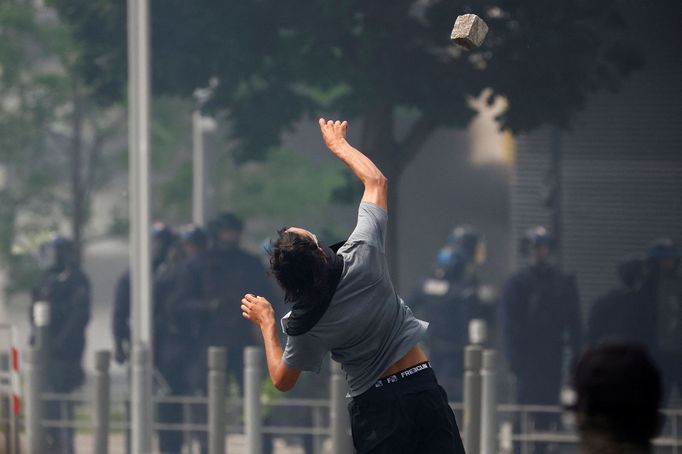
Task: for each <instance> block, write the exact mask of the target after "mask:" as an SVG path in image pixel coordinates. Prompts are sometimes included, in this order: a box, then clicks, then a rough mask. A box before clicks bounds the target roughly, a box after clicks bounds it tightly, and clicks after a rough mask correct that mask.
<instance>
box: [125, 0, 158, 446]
mask: <svg viewBox="0 0 682 454" xmlns="http://www.w3.org/2000/svg"><path fill="white" fill-rule="evenodd" d="M128 101H129V106H130V107H129V109H130V110H129V114H128V128H129V131H128V134H129V137H128V138H129V155H130V157H129V163H130V175H129V187H130V189H129V203H130V251H131V254H130V270H131V274H130V276H131V302H132V304H131V324H132V340H133V342H132V347H133V348H132V349H133V355H134V356H137V357H138V358H137V359H138V364H137V370H136V371H133V374H132V439H133V440H132V451H133V453H134V454H149V453H150V452H151V439H152V414H153V411H152V410H153V408H152V405H153V403H152V380H151V373H152V368H151V367H150V365H151V364H152V363H153V361H152V359H151V352H152V332H151V331H152V324H151V319H152V308H151V270H150V268H151V266H150V265H151V258H150V251H149V2H148V0H128Z"/></svg>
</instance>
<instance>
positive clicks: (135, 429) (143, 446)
mask: <svg viewBox="0 0 682 454" xmlns="http://www.w3.org/2000/svg"><path fill="white" fill-rule="evenodd" d="M131 367H132V371H131V375H132V377H131V378H132V382H133V392H132V396H131V397H132V399H131V402H130V410H131V413H132V424H133V426H132V428H131V434H132V443H131V444H132V446H131V448H132V451H133V453H134V454H151V452H152V428H153V418H154V413H153V410H154V409H153V408H152V406H151V405H149V406H147V403H148V402H149V403H151V397H152V396H151V389H152V367H151V354H150V352H149V350H147V349H146V348H144V347H143V346H141V345H135V346H133V352H132V366H131ZM146 389H148V390H149V393H150V394H149V395H148V396H143V395H141V394H140V393H141V392H142V391H143V390H146Z"/></svg>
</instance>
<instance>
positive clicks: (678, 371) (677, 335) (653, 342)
mask: <svg viewBox="0 0 682 454" xmlns="http://www.w3.org/2000/svg"><path fill="white" fill-rule="evenodd" d="M647 267H648V269H647V277H646V279H645V281H644V284H643V285H642V298H644V300H645V307H646V308H647V310H646V313H645V316H644V317H643V318H642V325H643V326H644V327H645V329H646V337H647V343H648V346H649V348H650V349H651V353H652V355H653V357H654V358H655V360H656V361H657V362H658V365H659V367H660V368H661V372H662V375H663V380H664V384H665V391H666V394H668V395H669V393H670V392H671V391H672V389H677V391H678V393H680V394H682V275H680V251H679V249H678V248H677V246H676V245H675V244H674V243H673V241H672V240H670V239H667V238H666V239H660V240H657V241H655V242H654V244H653V245H652V246H651V248H650V249H649V254H648V259H647Z"/></svg>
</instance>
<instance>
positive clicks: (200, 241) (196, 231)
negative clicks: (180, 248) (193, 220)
mask: <svg viewBox="0 0 682 454" xmlns="http://www.w3.org/2000/svg"><path fill="white" fill-rule="evenodd" d="M180 241H182V242H183V243H190V244H193V245H195V246H196V247H198V248H205V247H206V245H207V243H208V238H207V236H206V232H205V231H204V229H202V228H201V227H199V226H196V225H194V224H189V225H186V226H185V227H183V228H182V229H181V230H180Z"/></svg>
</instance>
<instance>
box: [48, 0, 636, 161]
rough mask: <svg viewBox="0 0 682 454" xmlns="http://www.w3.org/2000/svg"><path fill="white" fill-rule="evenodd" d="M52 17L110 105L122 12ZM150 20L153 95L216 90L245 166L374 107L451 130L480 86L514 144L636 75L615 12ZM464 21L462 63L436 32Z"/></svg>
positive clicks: (96, 10) (524, 8) (527, 6)
mask: <svg viewBox="0 0 682 454" xmlns="http://www.w3.org/2000/svg"><path fill="white" fill-rule="evenodd" d="M55 4H56V5H57V7H58V9H59V11H60V12H61V13H62V15H63V16H64V17H65V18H66V19H67V20H68V21H69V22H70V23H71V24H73V26H74V27H75V29H76V31H77V35H78V36H79V38H80V40H81V42H82V43H83V46H84V47H85V52H84V53H83V59H82V60H81V62H80V65H81V67H82V68H83V74H84V75H85V77H86V78H87V80H89V81H90V82H91V83H92V84H93V86H96V87H97V88H98V90H97V92H98V93H99V95H100V97H101V99H103V100H111V99H118V98H119V97H120V96H121V94H122V93H123V87H124V81H125V52H126V46H125V2H120V1H114V0H55ZM151 11H152V49H153V52H152V55H153V62H152V67H153V74H154V80H153V83H154V89H155V90H156V92H157V93H171V94H175V95H180V96H188V95H190V94H191V93H192V92H193V90H194V89H195V88H197V87H201V86H206V85H207V84H208V81H209V80H210V79H211V78H212V77H216V78H217V79H218V80H219V83H220V84H219V86H218V88H217V90H216V92H215V96H214V98H213V100H212V103H211V107H213V108H215V109H219V110H224V109H227V111H228V113H229V119H230V124H231V125H232V135H233V137H234V138H236V139H239V140H240V141H241V147H240V148H239V150H238V155H237V157H239V158H247V159H251V158H254V157H256V158H258V157H263V156H264V155H265V152H266V151H267V149H268V148H269V147H270V146H272V145H273V144H276V143H277V142H278V138H279V134H280V133H281V132H282V131H283V130H286V129H288V128H291V127H292V125H293V124H294V122H295V121H296V120H298V119H300V118H302V117H303V116H305V115H318V114H319V113H320V112H322V111H329V110H333V111H336V112H338V113H340V114H341V115H343V116H344V117H349V118H355V117H359V116H363V115H365V114H367V113H368V112H369V111H370V110H371V109H372V108H373V107H376V106H382V105H385V106H389V107H390V108H391V109H395V108H407V109H411V110H415V111H417V112H418V113H419V114H420V115H423V116H427V117H428V118H430V121H431V122H433V123H434V125H435V126H434V127H436V126H439V125H446V126H455V127H457V126H463V125H465V124H466V123H467V121H468V120H469V118H470V116H471V111H470V110H469V108H468V107H467V105H466V103H465V102H464V97H465V96H466V95H469V94H478V93H479V92H480V91H481V90H482V89H483V88H485V87H488V86H491V87H494V88H495V89H496V91H497V93H500V94H503V95H505V96H507V97H508V98H509V100H510V103H511V106H512V107H511V109H510V110H509V112H508V114H507V115H506V116H505V117H504V119H503V120H504V122H505V125H506V126H509V127H511V128H512V129H514V130H515V131H523V130H528V129H533V128H536V127H538V126H541V125H542V124H546V123H549V124H554V125H558V126H561V127H567V126H568V125H569V124H570V118H571V116H572V114H573V113H574V112H576V111H577V110H580V109H581V108H582V107H583V106H584V104H585V100H586V98H587V96H588V95H589V94H590V93H592V92H594V91H597V90H601V89H605V88H608V89H610V88H615V87H617V86H618V81H619V79H620V78H621V77H622V76H623V75H625V74H628V73H629V72H630V71H632V70H633V69H634V68H636V67H637V65H638V64H639V57H638V53H637V51H636V49H635V48H634V47H633V46H632V44H631V42H630V41H629V37H628V30H627V28H626V26H625V23H624V21H623V19H622V17H621V15H620V13H619V11H618V3H617V2H595V1H587V0H570V1H569V0H550V1H549V2H548V1H547V0H513V1H508V2H504V3H498V2H491V1H488V0H470V1H466V2H451V1H445V0H436V1H430V2H418V1H414V0H391V1H389V0H377V1H372V2H367V1H364V0H353V1H346V2H342V3H339V2H335V1H318V2H314V3H312V4H311V3H310V2H292V1H273V0H270V1H262V0H245V1H242V2H224V1H220V0H198V1H192V2H187V1H185V0H156V1H152V2H151ZM470 11H472V12H476V13H478V14H479V15H481V16H483V17H484V18H485V19H486V20H487V22H488V23H489V25H490V34H489V37H488V39H487V41H486V42H485V44H484V46H483V47H482V48H481V49H479V50H478V51H475V52H471V53H466V52H462V51H461V50H460V49H458V48H457V47H455V46H454V45H453V44H452V43H451V41H450V39H449V33H450V30H451V28H452V24H453V22H454V19H455V17H456V16H457V15H458V14H462V13H465V12H470ZM93 24H97V26H96V27H95V26H93ZM384 133H385V134H390V131H385V132H384ZM405 159H409V156H405Z"/></svg>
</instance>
